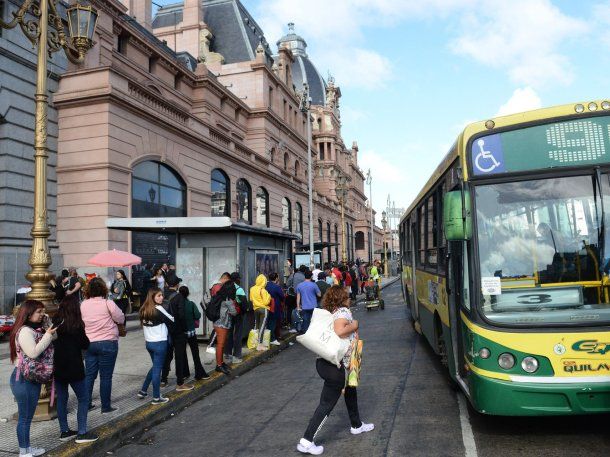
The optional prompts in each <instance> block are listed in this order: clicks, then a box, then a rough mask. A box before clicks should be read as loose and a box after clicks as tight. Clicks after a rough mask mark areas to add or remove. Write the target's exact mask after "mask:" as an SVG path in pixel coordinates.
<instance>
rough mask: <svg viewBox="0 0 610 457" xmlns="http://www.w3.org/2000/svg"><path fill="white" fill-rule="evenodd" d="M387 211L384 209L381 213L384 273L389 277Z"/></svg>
mask: <svg viewBox="0 0 610 457" xmlns="http://www.w3.org/2000/svg"><path fill="white" fill-rule="evenodd" d="M386 216H387V213H386V212H385V211H383V212H382V213H381V226H382V227H383V240H382V243H383V275H384V276H385V277H386V278H387V277H388V276H389V275H388V246H387V243H386V240H385V234H386V228H387V226H388V220H387V219H386Z"/></svg>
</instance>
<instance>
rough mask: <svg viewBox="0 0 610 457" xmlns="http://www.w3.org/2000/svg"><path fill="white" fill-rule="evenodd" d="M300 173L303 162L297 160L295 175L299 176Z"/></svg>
mask: <svg viewBox="0 0 610 457" xmlns="http://www.w3.org/2000/svg"><path fill="white" fill-rule="evenodd" d="M300 174H301V164H300V163H299V161H298V160H297V161H295V162H294V176H296V177H297V178H298V177H299V175H300Z"/></svg>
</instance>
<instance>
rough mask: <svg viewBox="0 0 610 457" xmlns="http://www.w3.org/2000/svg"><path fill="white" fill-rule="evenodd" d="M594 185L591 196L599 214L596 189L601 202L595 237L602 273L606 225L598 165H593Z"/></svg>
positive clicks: (604, 267)
mask: <svg viewBox="0 0 610 457" xmlns="http://www.w3.org/2000/svg"><path fill="white" fill-rule="evenodd" d="M595 184H596V185H595V187H594V189H593V198H594V201H595V206H596V213H597V214H599V212H598V211H597V197H596V195H595V194H596V193H597V192H596V191H597V189H599V200H600V202H601V221H598V224H597V227H598V229H597V239H598V242H599V246H598V251H599V259H600V262H599V269H600V272H601V273H602V274H603V273H604V270H605V269H606V257H605V255H604V250H605V247H606V246H605V245H606V241H605V239H606V226H605V221H606V213H605V210H604V191H603V189H602V174H601V170H600V169H599V167H595Z"/></svg>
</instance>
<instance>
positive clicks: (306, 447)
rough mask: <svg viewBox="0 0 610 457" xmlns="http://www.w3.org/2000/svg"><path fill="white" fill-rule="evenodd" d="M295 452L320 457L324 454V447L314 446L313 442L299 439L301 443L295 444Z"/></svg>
mask: <svg viewBox="0 0 610 457" xmlns="http://www.w3.org/2000/svg"><path fill="white" fill-rule="evenodd" d="M297 451H299V452H302V453H303V454H311V455H320V454H322V453H323V452H324V446H316V445H315V443H314V442H313V441H307V440H306V439H305V438H301V441H299V444H297Z"/></svg>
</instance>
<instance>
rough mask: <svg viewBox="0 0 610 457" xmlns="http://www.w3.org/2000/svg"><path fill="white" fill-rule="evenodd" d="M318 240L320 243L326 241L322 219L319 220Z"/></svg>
mask: <svg viewBox="0 0 610 457" xmlns="http://www.w3.org/2000/svg"><path fill="white" fill-rule="evenodd" d="M318 240H319V241H320V243H321V242H322V241H324V240H323V239H322V219H318Z"/></svg>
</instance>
